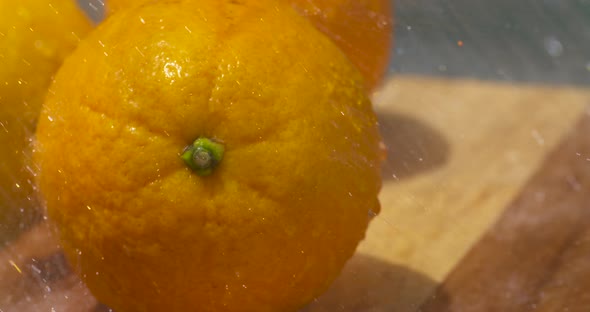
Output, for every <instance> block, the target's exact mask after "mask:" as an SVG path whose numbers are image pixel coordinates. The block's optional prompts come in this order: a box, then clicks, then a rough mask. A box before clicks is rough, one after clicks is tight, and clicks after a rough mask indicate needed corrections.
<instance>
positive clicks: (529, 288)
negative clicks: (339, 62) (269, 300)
mask: <svg viewBox="0 0 590 312" xmlns="http://www.w3.org/2000/svg"><path fill="white" fill-rule="evenodd" d="M588 103H590V92H589V91H587V90H581V89H574V88H566V87H563V88H562V87H560V88H558V87H553V86H534V85H522V84H498V83H491V82H479V81H468V80H439V79H432V78H424V77H407V76H404V77H396V78H394V79H392V80H390V81H389V82H388V83H387V84H386V85H385V86H384V87H383V88H382V90H381V91H379V92H377V93H376V94H375V95H374V105H375V107H376V110H377V112H378V114H379V118H380V122H381V128H382V133H383V137H384V141H385V143H386V144H387V146H388V147H389V149H390V154H389V157H388V161H387V164H386V168H385V169H384V176H385V182H384V186H383V190H382V193H381V203H382V212H381V214H380V215H379V216H378V217H377V218H376V219H375V220H374V221H373V223H372V224H371V227H370V230H369V232H368V234H367V238H366V240H365V241H364V242H363V243H362V245H361V246H360V247H359V250H358V253H357V255H356V256H355V257H354V258H353V259H352V260H351V262H350V263H349V264H348V266H347V267H346V269H345V272H344V273H343V274H342V276H341V277H340V278H339V280H338V281H337V282H336V283H335V284H334V286H333V287H332V289H331V290H330V291H329V292H328V293H327V294H326V295H324V296H323V297H321V298H320V299H318V300H317V302H315V303H314V304H312V305H311V306H310V307H309V308H308V310H309V311H310V312H311V311H313V312H316V311H355V312H356V311H372V312H377V311H383V312H385V311H387V312H392V311H461V312H463V311H561V310H560V309H562V308H563V309H567V310H563V311H590V294H589V293H588V292H587V291H586V288H585V287H584V286H586V285H588V284H590V227H588V225H590V192H588V191H590V109H589V108H588Z"/></svg>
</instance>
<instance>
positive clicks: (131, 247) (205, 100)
mask: <svg viewBox="0 0 590 312" xmlns="http://www.w3.org/2000/svg"><path fill="white" fill-rule="evenodd" d="M271 2H272V4H271ZM379 143H380V137H379V133H378V129H377V121H376V117H375V114H374V113H373V111H372V106H371V103H370V101H369V99H368V97H367V95H366V92H365V89H364V86H363V84H362V78H361V74H360V73H359V72H358V70H357V69H356V68H355V67H354V66H353V65H352V64H351V63H350V62H349V60H348V59H347V58H346V57H345V56H344V54H343V53H342V52H341V51H340V49H338V48H337V47H336V46H335V45H334V44H333V43H332V42H331V41H330V40H329V39H328V38H327V37H325V36H323V35H322V34H321V33H320V32H318V31H317V30H316V29H314V28H313V27H312V26H311V24H310V23H309V22H307V21H306V20H305V19H303V18H302V17H300V16H299V15H298V14H297V13H296V12H295V11H294V10H293V9H292V8H291V7H289V6H286V5H282V4H280V3H278V2H275V1H274V0H242V1H235V0H209V1H200V2H199V3H198V4H197V3H195V2H183V3H159V4H151V5H147V6H142V7H141V8H138V9H134V10H123V11H120V12H119V13H118V14H116V15H113V16H112V17H111V18H109V19H108V20H107V21H106V22H105V23H103V24H102V25H100V26H99V27H98V29H97V30H96V31H94V32H93V33H92V34H91V35H90V36H89V37H88V38H87V39H85V40H84V41H83V43H81V45H80V46H79V48H78V49H77V50H76V51H75V52H74V53H73V54H72V56H71V57H70V58H68V60H67V61H66V62H65V63H64V65H63V67H62V68H61V70H60V71H59V73H58V74H57V76H56V78H55V82H54V84H53V86H52V87H51V92H50V94H49V96H48V98H47V100H46V102H45V105H44V108H43V111H42V116H41V117H40V122H39V124H38V129H37V142H36V150H35V156H36V160H37V161H38V165H39V175H38V179H39V185H40V190H41V192H42V194H43V196H44V199H45V201H46V205H47V209H48V212H49V216H50V218H51V219H52V220H54V221H55V223H56V224H57V226H58V228H59V229H60V233H61V239H62V242H63V243H62V245H63V247H64V250H65V252H66V254H67V256H68V259H69V260H70V261H71V263H72V266H73V267H74V268H75V269H76V270H77V272H79V274H80V275H81V276H82V278H83V280H84V281H85V282H86V284H87V285H88V287H89V288H90V290H91V291H92V292H93V294H94V295H95V296H96V297H97V299H99V300H100V301H102V302H104V303H106V304H107V305H109V306H111V307H112V308H114V309H115V310H116V311H118V312H133V311H204V312H207V311H211V312H213V311H215V312H223V311H256V312H265V311H295V310H296V309H298V308H300V307H301V306H302V305H304V304H306V303H308V302H310V301H311V300H312V299H313V298H314V297H316V296H317V295H319V294H320V293H322V292H323V291H324V290H325V289H326V288H327V287H328V286H329V285H330V283H331V282H332V280H333V279H334V278H335V277H336V276H337V275H338V274H339V272H340V270H341V268H342V267H343V265H344V263H345V262H346V261H347V259H349V258H350V257H351V256H352V254H353V253H354V251H355V249H356V246H357V244H358V243H359V241H361V240H362V239H363V237H364V233H365V230H366V228H367V226H368V224H369V221H370V218H371V216H373V215H374V214H376V213H377V212H378V211H379V202H378V199H377V194H378V192H379V188H380V176H379V172H380V162H381V151H380V147H379Z"/></svg>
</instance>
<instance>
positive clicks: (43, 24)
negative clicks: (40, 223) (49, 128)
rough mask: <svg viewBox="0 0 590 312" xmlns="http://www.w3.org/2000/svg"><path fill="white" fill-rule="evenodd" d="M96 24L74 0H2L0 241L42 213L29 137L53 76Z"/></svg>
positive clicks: (0, 14) (0, 50) (0, 17)
mask: <svg viewBox="0 0 590 312" xmlns="http://www.w3.org/2000/svg"><path fill="white" fill-rule="evenodd" d="M91 27H92V25H91V24H90V21H89V20H88V19H87V18H86V16H85V15H84V13H83V12H82V11H81V10H79V8H78V7H77V6H76V4H75V2H74V1H72V0H52V1H46V0H19V1H15V0H0V146H1V147H2V154H1V155H0V242H4V241H6V240H9V239H11V238H14V237H15V236H16V235H17V234H18V233H19V232H20V229H21V228H23V227H26V226H27V223H30V222H33V220H31V218H35V216H36V215H37V211H38V209H37V202H36V201H35V200H34V197H35V196H34V195H33V189H32V184H31V180H33V175H32V171H33V170H34V168H33V166H32V165H31V164H30V162H29V158H30V146H29V145H30V138H31V136H32V134H33V131H34V127H35V124H36V121H37V116H38V115H39V111H40V109H41V103H42V101H43V97H44V96H45V93H46V91H47V88H48V87H49V84H50V82H51V79H52V75H53V74H54V73H55V72H56V71H57V69H58V67H59V66H60V64H61V62H62V60H63V59H64V58H65V57H66V55H68V54H69V53H70V51H71V50H73V49H74V48H75V47H76V45H77V44H78V41H79V38H81V37H83V36H84V35H85V34H86V33H87V32H88V31H90V29H91Z"/></svg>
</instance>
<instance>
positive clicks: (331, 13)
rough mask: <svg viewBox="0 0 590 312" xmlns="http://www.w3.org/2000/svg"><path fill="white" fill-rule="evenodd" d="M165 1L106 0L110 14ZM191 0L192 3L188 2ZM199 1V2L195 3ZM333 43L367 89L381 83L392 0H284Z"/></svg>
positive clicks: (390, 30)
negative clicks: (349, 61)
mask: <svg viewBox="0 0 590 312" xmlns="http://www.w3.org/2000/svg"><path fill="white" fill-rule="evenodd" d="M162 1H166V0H107V2H106V6H107V11H108V12H109V13H113V12H115V11H117V10H120V9H122V8H129V7H134V6H138V5H141V4H145V3H155V2H162ZM189 1H193V0H189ZM197 2H198V1H197ZM286 2H287V3H289V4H291V5H292V6H293V7H294V8H295V9H296V10H297V11H298V12H299V13H300V14H301V15H303V16H305V17H306V18H308V19H309V20H310V21H311V22H312V23H313V24H314V26H315V27H316V28H317V29H319V30H320V31H322V32H323V33H324V34H326V35H327V36H328V37H330V39H332V40H334V42H335V43H336V45H338V47H340V48H341V49H342V51H344V53H345V54H346V55H347V56H348V57H349V58H350V60H351V61H352V63H353V64H354V65H356V66H357V67H358V69H359V70H360V71H361V73H362V74H363V77H364V78H365V85H366V86H367V88H368V89H369V90H372V89H375V88H377V87H378V86H379V85H380V83H381V82H382V80H383V77H384V76H385V73H386V71H387V68H388V65H389V59H390V56H391V55H390V51H391V48H392V42H393V8H392V4H391V0H286Z"/></svg>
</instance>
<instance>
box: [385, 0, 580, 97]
mask: <svg viewBox="0 0 590 312" xmlns="http://www.w3.org/2000/svg"><path fill="white" fill-rule="evenodd" d="M395 7H396V19H397V20H396V44H395V48H394V50H395V51H394V55H393V60H392V64H391V68H390V71H391V73H393V74H404V73H411V74H427V75H440V76H451V77H472V78H480V79H490V80H504V81H519V82H523V81H524V82H541V83H552V84H554V83H556V84H577V85H587V84H589V83H590V0H493V1H492V0H438V1H429V0H398V1H396V5H395ZM460 42H462V45H461V43H460Z"/></svg>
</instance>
